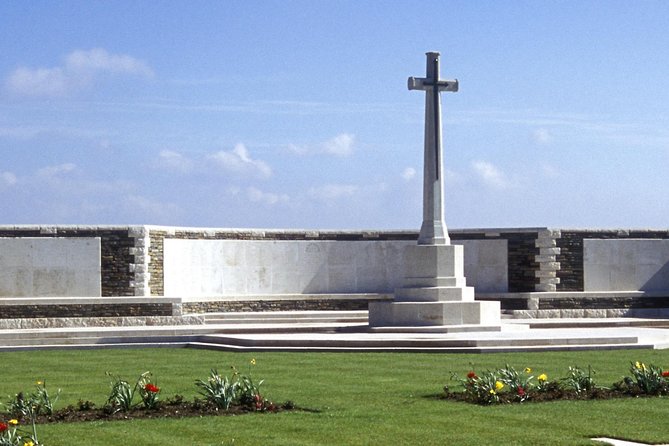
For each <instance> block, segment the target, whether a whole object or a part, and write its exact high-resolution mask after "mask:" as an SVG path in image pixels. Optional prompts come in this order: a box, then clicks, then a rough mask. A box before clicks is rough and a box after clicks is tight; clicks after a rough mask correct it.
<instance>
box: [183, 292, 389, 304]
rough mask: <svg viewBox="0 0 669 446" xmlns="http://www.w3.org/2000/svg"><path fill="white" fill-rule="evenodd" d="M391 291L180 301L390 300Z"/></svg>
mask: <svg viewBox="0 0 669 446" xmlns="http://www.w3.org/2000/svg"><path fill="white" fill-rule="evenodd" d="M392 298H393V294H392V293H353V294H348V293H342V294H335V293H329V294H254V295H248V296H240V295H229V296H226V295H222V296H197V297H182V298H178V299H181V300H180V302H182V303H184V304H187V303H195V302H249V301H268V300H279V301H281V300H290V301H293V300H303V301H309V300H390V299H392Z"/></svg>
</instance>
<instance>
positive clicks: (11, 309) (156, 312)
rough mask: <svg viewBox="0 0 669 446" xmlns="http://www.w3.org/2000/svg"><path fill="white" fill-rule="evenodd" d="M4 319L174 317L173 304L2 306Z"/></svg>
mask: <svg viewBox="0 0 669 446" xmlns="http://www.w3.org/2000/svg"><path fill="white" fill-rule="evenodd" d="M0 311H1V313H2V319H21V318H57V317H59V318H75V317H85V318H89V317H134V316H172V304H171V303H132V304H51V305H42V304H39V305H2V306H0Z"/></svg>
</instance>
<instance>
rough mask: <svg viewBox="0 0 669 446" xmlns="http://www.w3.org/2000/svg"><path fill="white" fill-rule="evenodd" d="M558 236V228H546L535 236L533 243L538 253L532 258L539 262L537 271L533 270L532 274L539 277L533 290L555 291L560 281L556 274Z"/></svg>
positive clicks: (557, 266) (558, 250)
mask: <svg viewBox="0 0 669 446" xmlns="http://www.w3.org/2000/svg"><path fill="white" fill-rule="evenodd" d="M560 237H561V233H560V230H559V229H546V230H544V231H541V232H539V234H538V236H537V240H536V242H535V243H534V245H535V246H536V247H537V248H539V254H537V255H535V256H534V260H535V262H537V263H538V264H539V271H535V272H534V275H535V277H537V278H538V279H539V283H537V284H536V285H535V286H534V289H535V291H539V292H551V291H557V285H558V284H559V283H560V278H559V277H558V276H557V272H558V271H559V270H560V262H558V261H557V256H558V254H560V248H558V247H557V239H559V238H560Z"/></svg>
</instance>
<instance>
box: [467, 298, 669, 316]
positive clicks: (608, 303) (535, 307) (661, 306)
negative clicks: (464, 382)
mask: <svg viewBox="0 0 669 446" xmlns="http://www.w3.org/2000/svg"><path fill="white" fill-rule="evenodd" d="M477 299H479V300H497V301H500V305H501V309H502V312H503V313H505V314H507V315H511V316H512V317H514V318H523V319H524V318H583V317H587V318H617V317H644V318H666V317H669V292H666V293H646V292H640V291H636V292H551V293H541V292H540V293H510V294H504V295H502V294H484V295H479V296H477Z"/></svg>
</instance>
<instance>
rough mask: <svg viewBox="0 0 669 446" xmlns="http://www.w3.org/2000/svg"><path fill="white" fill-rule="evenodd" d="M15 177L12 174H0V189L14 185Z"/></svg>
mask: <svg viewBox="0 0 669 446" xmlns="http://www.w3.org/2000/svg"><path fill="white" fill-rule="evenodd" d="M16 181H17V179H16V175H14V174H13V173H12V172H0V187H2V188H4V187H10V186H13V185H15V184H16Z"/></svg>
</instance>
